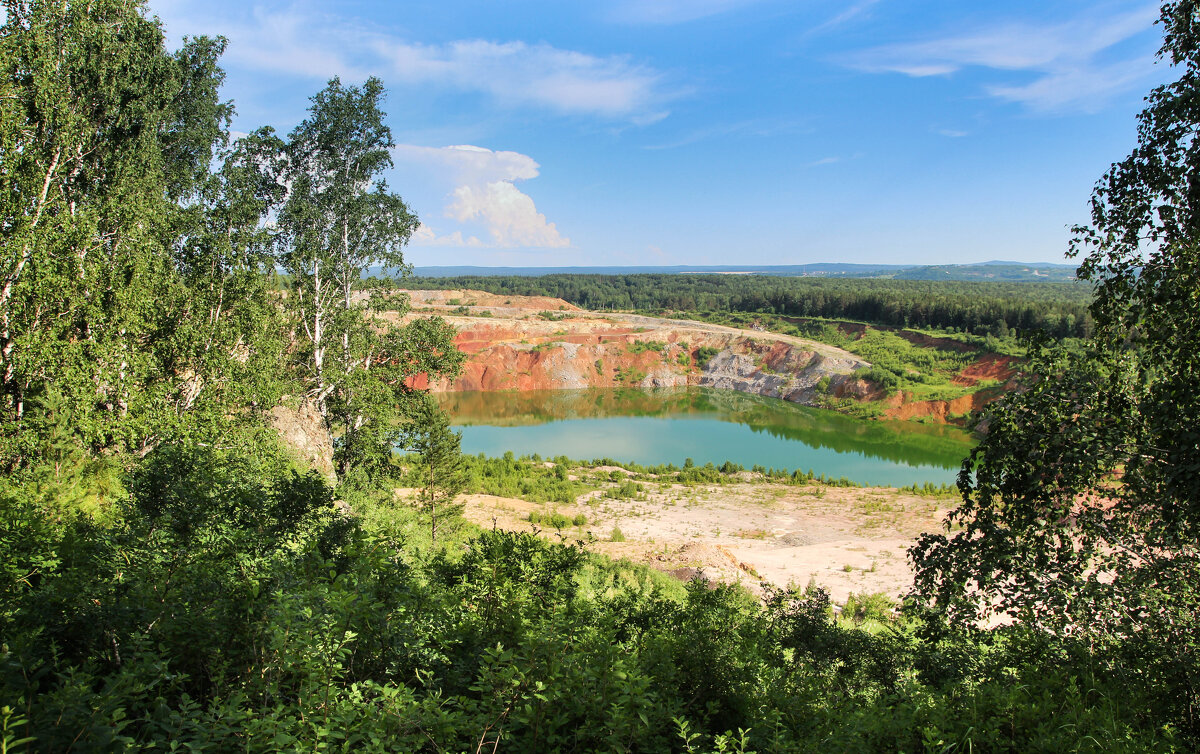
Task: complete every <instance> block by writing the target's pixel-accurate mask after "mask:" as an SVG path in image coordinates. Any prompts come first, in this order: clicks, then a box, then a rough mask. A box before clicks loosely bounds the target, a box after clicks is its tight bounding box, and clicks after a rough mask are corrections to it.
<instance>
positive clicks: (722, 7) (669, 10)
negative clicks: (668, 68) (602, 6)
mask: <svg viewBox="0 0 1200 754" xmlns="http://www.w3.org/2000/svg"><path fill="white" fill-rule="evenodd" d="M758 2H762V0H617V2H616V3H615V5H614V7H613V8H612V10H611V12H610V16H611V18H612V19H613V20H614V21H617V22H619V23H627V24H680V23H686V22H688V21H695V20H697V19H700V18H707V17H708V16H715V15H717V14H720V13H726V12H728V11H732V10H736V9H738V8H743V7H746V6H749V5H754V4H755V3H758Z"/></svg>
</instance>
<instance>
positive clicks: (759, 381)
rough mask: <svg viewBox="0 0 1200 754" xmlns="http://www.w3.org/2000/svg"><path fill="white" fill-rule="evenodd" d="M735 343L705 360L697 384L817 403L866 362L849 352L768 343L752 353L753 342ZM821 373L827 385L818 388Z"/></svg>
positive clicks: (812, 403)
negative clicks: (745, 350) (839, 353)
mask: <svg viewBox="0 0 1200 754" xmlns="http://www.w3.org/2000/svg"><path fill="white" fill-rule="evenodd" d="M738 345H741V344H733V346H732V347H731V348H729V349H726V350H724V351H722V352H721V353H719V354H717V355H716V356H714V357H713V358H712V359H711V360H709V362H708V364H706V365H705V367H704V371H703V373H702V374H701V375H700V380H699V382H698V383H697V384H699V385H701V386H703V387H715V388H723V389H726V390H738V391H740V392H743V393H755V394H757V395H764V396H766V397H768V398H782V399H784V400H787V401H792V402H793V403H804V404H808V405H817V404H819V400H818V397H819V396H821V395H824V394H825V392H826V391H836V390H837V389H838V388H839V387H840V385H841V384H842V383H844V382H846V381H847V380H849V379H850V374H851V373H852V372H853V371H854V370H856V369H861V368H863V367H867V366H870V364H868V363H867V362H865V361H863V360H862V359H859V358H857V357H855V356H852V355H850V354H849V353H847V354H846V355H845V356H830V355H826V354H822V353H817V352H815V351H806V350H803V349H800V348H796V347H793V346H789V345H788V344H786V343H773V344H771V345H770V347H769V350H768V351H767V352H766V353H765V354H762V353H755V351H756V350H760V349H756V348H755V347H754V346H757V345H758V344H757V343H755V344H753V345H752V346H750V348H749V352H748V353H737V352H736V350H735V349H737V347H738ZM739 350H740V349H739ZM824 377H828V378H829V383H828V387H827V388H825V389H819V388H818V385H817V383H818V382H820V381H821V379H822V378H824Z"/></svg>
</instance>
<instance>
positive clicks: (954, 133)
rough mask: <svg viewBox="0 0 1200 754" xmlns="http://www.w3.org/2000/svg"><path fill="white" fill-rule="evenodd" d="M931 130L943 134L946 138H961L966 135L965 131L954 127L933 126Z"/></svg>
mask: <svg viewBox="0 0 1200 754" xmlns="http://www.w3.org/2000/svg"><path fill="white" fill-rule="evenodd" d="M933 132H934V133H935V134H937V135H938V136H945V137H946V138H948V139H961V138H962V137H964V136H966V135H967V132H966V131H959V130H958V129H956V128H935V129H933Z"/></svg>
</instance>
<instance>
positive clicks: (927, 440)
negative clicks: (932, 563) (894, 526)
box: [438, 388, 972, 486]
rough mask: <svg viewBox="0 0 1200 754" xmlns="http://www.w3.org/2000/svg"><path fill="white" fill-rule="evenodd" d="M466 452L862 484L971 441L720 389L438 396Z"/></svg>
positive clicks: (953, 469)
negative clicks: (775, 473)
mask: <svg viewBox="0 0 1200 754" xmlns="http://www.w3.org/2000/svg"><path fill="white" fill-rule="evenodd" d="M438 398H439V400H440V402H441V404H442V407H443V408H444V409H445V410H446V411H447V412H448V413H449V414H450V416H451V417H452V419H453V422H454V424H455V427H456V428H457V429H459V430H460V431H461V432H462V435H463V439H462V449H463V452H465V453H469V454H476V453H484V454H486V455H490V456H499V455H502V454H504V452H505V451H512V452H513V453H515V454H517V455H526V454H533V453H537V454H539V455H541V456H544V457H547V458H552V457H554V456H567V457H568V458H573V459H580V460H590V459H594V458H612V459H616V460H618V461H624V462H632V463H640V464H644V465H655V464H667V463H673V464H675V465H677V466H681V465H683V463H684V460H685V459H687V458H691V459H693V460H694V461H695V462H696V463H697V464H701V465H702V464H704V463H708V462H711V463H714V464H718V465H719V464H721V463H724V462H725V461H727V460H728V461H733V462H734V463H738V464H741V465H743V466H745V467H746V468H750V467H752V466H754V465H756V464H757V465H761V466H765V467H767V468H776V469H788V470H792V471H794V470H801V471H808V470H810V469H811V470H812V471H813V472H814V473H816V474H824V475H825V476H826V477H832V478H838V477H846V478H848V479H851V480H853V481H855V482H859V483H861V484H871V485H892V486H903V485H908V484H913V483H917V484H922V483H924V482H934V483H951V482H953V481H954V480H955V478H956V476H957V474H958V469H959V466H960V465H961V463H962V460H963V458H964V457H965V456H966V455H967V453H968V452H969V451H970V449H971V445H972V439H971V436H970V435H969V434H968V433H966V432H964V431H962V430H959V429H956V428H952V427H941V426H931V425H924V424H918V423H914V422H880V421H866V420H860V419H852V418H849V417H846V416H843V415H841V414H837V413H834V412H832V411H826V410H821V409H814V408H808V407H805V406H797V405H795V404H792V403H788V402H787V401H782V400H777V399H772V398H762V397H760V396H755V395H748V394H745V393H738V392H734V391H727V390H711V389H706V388H669V389H654V390H639V389H612V390H599V389H598V390H542V391H533V392H523V393H517V392H479V393H446V394H442V395H439V396H438Z"/></svg>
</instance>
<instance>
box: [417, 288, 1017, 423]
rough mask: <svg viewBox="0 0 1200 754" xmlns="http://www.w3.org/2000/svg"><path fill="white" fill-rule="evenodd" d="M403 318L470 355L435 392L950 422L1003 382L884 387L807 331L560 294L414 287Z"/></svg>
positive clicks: (971, 379)
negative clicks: (574, 300) (718, 394)
mask: <svg viewBox="0 0 1200 754" xmlns="http://www.w3.org/2000/svg"><path fill="white" fill-rule="evenodd" d="M410 295H411V297H412V306H413V311H412V313H410V314H409V315H408V316H409V317H419V316H428V315H429V314H438V315H440V316H442V317H444V318H445V319H446V320H447V321H448V322H449V323H450V324H452V325H453V326H454V327H455V328H456V329H457V330H458V335H457V336H456V338H455V344H456V345H457V346H458V348H459V349H460V350H462V351H463V353H465V354H466V355H467V361H466V364H465V366H464V369H463V372H462V374H461V375H460V376H459V377H458V378H457V379H455V380H452V381H443V382H437V383H435V384H433V385H428V384H427V383H425V382H424V381H418V384H417V386H419V387H427V386H428V387H430V388H431V389H433V390H434V391H437V392H443V391H475V390H483V391H493V390H518V391H526V390H556V389H584V388H611V387H684V386H701V387H713V388H721V389H727V390H737V391H739V392H744V393H752V394H755V395H762V396H766V397H770V398H782V399H784V400H788V401H792V402H794V403H800V404H804V405H810V406H823V405H827V404H828V402H829V399H831V398H833V399H844V398H849V399H853V400H855V401H862V402H867V401H873V402H878V403H880V404H881V406H882V408H883V415H884V416H886V417H887V418H894V419H916V418H924V419H928V420H933V421H938V422H946V421H954V420H956V419H957V418H960V417H962V416H964V415H966V414H968V413H970V412H971V411H973V410H975V409H978V408H980V407H981V406H983V405H984V404H986V403H987V402H988V401H990V400H992V399H994V397H995V396H996V395H998V394H999V393H1001V392H1002V391H1003V390H1004V387H1003V386H1001V387H992V388H987V389H984V390H981V391H977V392H974V393H971V394H968V395H964V396H961V397H959V398H955V399H953V400H913V397H912V396H909V395H907V394H905V393H903V392H899V393H894V394H892V395H886V394H884V393H883V392H882V391H881V390H879V389H878V388H877V387H876V386H874V385H873V384H871V383H869V382H866V381H864V380H862V379H859V378H857V377H856V376H855V372H856V371H857V370H861V369H864V368H867V367H870V366H871V365H870V363H869V362H867V361H866V360H864V359H862V358H861V357H859V356H856V355H855V354H852V353H850V352H848V351H845V350H842V349H840V348H835V347H833V346H829V345H826V344H823V343H818V342H816V341H811V340H806V339H803V338H797V337H791V336H786V335H779V334H776V333H769V332H762V331H755V330H743V329H738V328H733V327H725V326H722V325H715V324H710V323H702V322H695V321H691V320H680V319H662V318H655V317H644V316H639V315H634V314H624V313H601V312H588V311H583V310H580V309H579V308H578V307H575V306H573V305H571V304H569V303H567V302H566V301H563V300H561V299H554V298H546V297H524V296H504V295H497V294H490V293H484V292H481V291H471V290H456V291H412V292H410ZM1015 371H1016V367H1015V364H1014V359H1012V358H1011V357H1002V356H997V355H995V354H986V355H983V356H981V358H980V359H979V360H978V361H976V362H975V363H973V364H972V365H971V366H970V367H968V368H966V369H964V370H963V371H962V372H961V373H960V374H959V375H957V376H956V377H955V378H954V384H955V385H959V386H962V387H970V386H973V385H977V384H979V383H981V382H984V381H988V382H989V384H994V383H995V382H999V383H1005V382H1007V381H1008V380H1009V379H1011V377H1012V376H1013V374H1014V373H1015Z"/></svg>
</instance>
